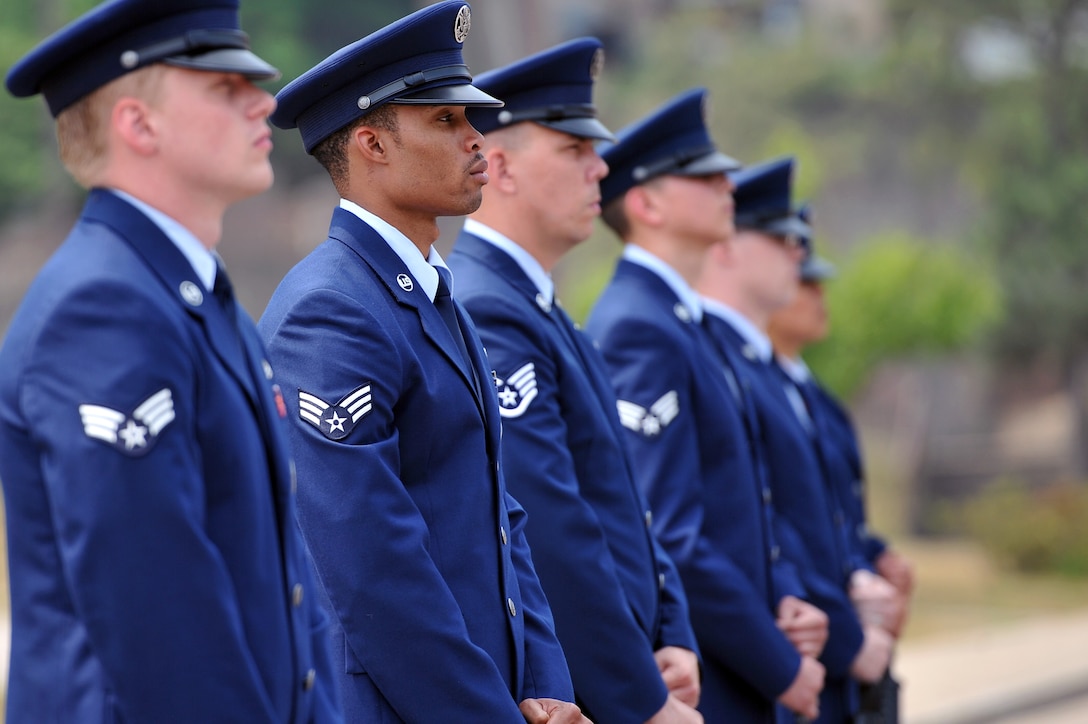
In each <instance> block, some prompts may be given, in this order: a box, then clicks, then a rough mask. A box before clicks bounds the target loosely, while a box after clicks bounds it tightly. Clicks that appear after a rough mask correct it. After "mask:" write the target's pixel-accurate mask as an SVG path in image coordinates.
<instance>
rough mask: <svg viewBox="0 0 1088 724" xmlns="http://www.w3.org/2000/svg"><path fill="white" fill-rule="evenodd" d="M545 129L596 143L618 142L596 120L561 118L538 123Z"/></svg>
mask: <svg viewBox="0 0 1088 724" xmlns="http://www.w3.org/2000/svg"><path fill="white" fill-rule="evenodd" d="M536 122H537V123H539V124H540V125H542V126H544V127H545V128H550V129H552V130H553V131H560V132H561V133H567V134H569V135H571V136H576V137H578V138H592V139H594V140H596V141H610V142H612V143H615V142H616V137H615V136H613V135H612V132H611V131H609V130H608V129H607V128H605V126H604V124H603V123H601V122H600V121H598V120H597V119H596V118H560V119H556V120H546V121H536Z"/></svg>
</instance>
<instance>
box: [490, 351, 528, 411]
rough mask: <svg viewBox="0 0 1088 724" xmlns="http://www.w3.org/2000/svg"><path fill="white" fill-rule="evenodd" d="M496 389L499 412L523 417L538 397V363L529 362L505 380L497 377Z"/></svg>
mask: <svg viewBox="0 0 1088 724" xmlns="http://www.w3.org/2000/svg"><path fill="white" fill-rule="evenodd" d="M495 391H496V392H497V393H498V395H499V414H500V415H502V416H503V417H521V416H522V415H523V414H524V413H525V411H526V410H527V409H529V403H530V402H532V401H533V398H535V397H536V365H534V364H533V363H532V362H527V363H525V364H524V365H522V366H521V367H519V368H518V369H517V371H516V372H515V373H514V374H512V375H510V376H509V377H507V378H506V379H505V380H504V379H501V378H499V377H495Z"/></svg>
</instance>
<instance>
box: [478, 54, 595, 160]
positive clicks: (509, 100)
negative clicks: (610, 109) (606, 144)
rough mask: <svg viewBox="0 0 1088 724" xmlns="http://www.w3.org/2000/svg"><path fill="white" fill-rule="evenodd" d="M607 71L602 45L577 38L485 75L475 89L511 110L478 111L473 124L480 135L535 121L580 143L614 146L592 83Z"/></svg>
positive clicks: (483, 74) (480, 77)
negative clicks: (599, 112)
mask: <svg viewBox="0 0 1088 724" xmlns="http://www.w3.org/2000/svg"><path fill="white" fill-rule="evenodd" d="M603 65H604V48H603V47H602V45H601V41H599V40H597V39H596V38H578V39H576V40H571V41H568V42H566V43H562V44H560V45H557V46H555V47H554V48H550V49H548V50H545V51H543V52H541V53H537V54H536V55H530V56H529V57H528V58H523V59H521V60H519V61H517V62H515V63H511V64H510V65H506V66H503V67H502V68H496V69H495V70H490V71H488V72H486V73H482V74H480V75H478V76H476V80H475V82H474V85H475V86H476V87H477V88H479V89H481V90H483V91H485V92H487V93H490V94H491V95H493V96H495V97H496V98H502V99H503V101H504V102H505V103H506V105H505V106H504V107H503V108H502V109H501V110H500V109H498V108H473V109H471V110H469V112H468V119H469V121H471V122H472V125H473V126H475V127H476V130H478V131H479V132H480V133H490V132H491V131H494V130H496V129H498V128H505V127H507V126H511V125H513V124H515V123H521V122H523V121H533V122H535V123H539V124H540V125H542V126H547V127H548V128H552V129H555V130H556V131H562V132H563V133H569V134H570V135H572V136H578V137H579V138H594V139H599V140H602V141H614V140H616V139H615V137H614V136H613V135H612V132H611V131H609V130H608V129H607V128H605V126H604V124H603V123H601V122H600V121H598V120H597V107H596V106H594V105H593V83H594V81H596V80H597V76H598V75H600V72H601V68H602V66H603Z"/></svg>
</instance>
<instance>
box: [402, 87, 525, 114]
mask: <svg viewBox="0 0 1088 724" xmlns="http://www.w3.org/2000/svg"><path fill="white" fill-rule="evenodd" d="M387 102H388V103H396V104H399V105H407V106H483V107H487V108H501V107H502V106H503V105H504V104H503V102H502V101H500V100H499V99H498V98H495V97H494V96H490V95H488V94H487V93H484V92H483V91H482V90H480V89H479V88H477V87H476V86H474V85H471V84H469V83H464V84H460V85H442V86H437V87H435V88H427V89H424V90H421V91H417V92H415V93H412V94H409V95H403V96H397V97H395V98H390V99H389V100H388V101H387Z"/></svg>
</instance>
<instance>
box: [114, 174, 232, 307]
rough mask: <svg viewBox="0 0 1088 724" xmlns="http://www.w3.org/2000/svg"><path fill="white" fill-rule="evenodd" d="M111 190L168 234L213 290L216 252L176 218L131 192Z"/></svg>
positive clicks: (202, 280)
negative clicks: (210, 249) (211, 250)
mask: <svg viewBox="0 0 1088 724" xmlns="http://www.w3.org/2000/svg"><path fill="white" fill-rule="evenodd" d="M109 192H110V193H112V194H114V195H115V196H117V197H118V198H120V199H122V200H123V201H126V202H128V203H129V204H131V205H132V206H134V207H136V209H137V210H138V211H140V212H141V213H143V215H144V216H146V217H147V218H148V219H150V220H151V223H153V224H154V225H155V226H157V227H159V229H160V230H161V231H162V233H163V234H165V235H166V238H167V239H169V240H170V241H171V242H172V243H173V244H174V246H176V247H177V248H178V251H180V252H181V253H182V256H184V257H185V259H186V260H187V261H188V262H189V264H190V265H191V266H192V267H193V271H195V272H196V275H197V278H198V279H200V282H201V283H202V284H203V285H204V288H205V289H206V290H208V291H211V289H212V287H213V286H214V285H215V274H216V270H217V269H218V268H219V266H218V264H216V261H215V254H213V253H212V252H210V251H208V249H207V247H205V246H204V245H203V244H201V243H200V240H199V239H197V238H196V236H194V235H193V232H191V231H189V230H188V229H186V228H185V227H184V226H182V225H181V223H180V222H178V221H177V220H176V219H173V218H171V217H169V216H167V215H166V214H164V213H163V212H161V211H159V210H158V209H156V208H155V207H153V206H150V205H148V204H147V203H145V202H143V201H140V200H139V199H137V198H135V197H134V196H132V195H131V194H127V193H125V192H124V191H121V190H120V189H113V188H111V189H109Z"/></svg>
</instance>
